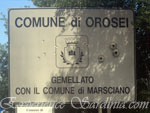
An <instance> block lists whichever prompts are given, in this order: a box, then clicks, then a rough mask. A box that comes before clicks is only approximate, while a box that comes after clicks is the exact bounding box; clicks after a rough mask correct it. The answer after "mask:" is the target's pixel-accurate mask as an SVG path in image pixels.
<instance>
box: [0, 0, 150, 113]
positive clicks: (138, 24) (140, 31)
mask: <svg viewBox="0 0 150 113" xmlns="http://www.w3.org/2000/svg"><path fill="white" fill-rule="evenodd" d="M32 2H33V4H34V5H35V6H37V7H59V8H65V7H71V8H72V7H79V8H81V7H90V8H92V7H99V8H117V9H120V8H130V9H133V10H134V13H135V33H136V64H137V65H136V71H137V75H136V76H137V99H138V101H149V100H150V0H32ZM0 20H3V21H5V24H4V26H5V27H6V33H7V31H8V30H7V28H8V27H7V22H8V21H7V19H6V17H5V16H4V15H3V14H1V18H0ZM7 96H8V44H4V45H2V44H0V100H1V99H2V98H4V97H7ZM125 112H126V113H130V112H132V113H137V112H138V113H150V110H149V109H147V110H126V111H124V112H123V111H122V112H121V113H125Z"/></svg>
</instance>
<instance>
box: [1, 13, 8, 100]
mask: <svg viewBox="0 0 150 113" xmlns="http://www.w3.org/2000/svg"><path fill="white" fill-rule="evenodd" d="M0 15H1V18H0V21H4V26H5V28H6V31H5V33H6V34H8V20H7V18H6V17H5V15H3V14H2V13H0ZM7 96H8V44H7V43H6V44H0V100H1V99H3V98H5V97H7Z"/></svg>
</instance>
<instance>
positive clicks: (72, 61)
mask: <svg viewBox="0 0 150 113" xmlns="http://www.w3.org/2000/svg"><path fill="white" fill-rule="evenodd" d="M56 41H57V42H56V44H57V45H56V46H57V49H56V50H57V52H56V53H57V55H56V56H57V66H58V67H85V66H87V65H88V48H87V44H88V43H87V42H88V41H87V37H83V36H82V38H81V36H61V38H57V39H56ZM58 43H59V45H58Z"/></svg>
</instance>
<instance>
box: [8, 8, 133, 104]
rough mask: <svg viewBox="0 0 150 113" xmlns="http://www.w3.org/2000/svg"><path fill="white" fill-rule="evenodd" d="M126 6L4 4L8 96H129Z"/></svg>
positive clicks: (20, 98) (112, 98) (129, 47)
mask: <svg viewBox="0 0 150 113" xmlns="http://www.w3.org/2000/svg"><path fill="white" fill-rule="evenodd" d="M133 24H134V19H133V12H132V11H131V10H115V9H113V10H107V9H55V8H54V9H53V8H52V9H49V8H35V9H33V8H31V9H30V8H29V9H28V8H26V9H10V10H9V54H10V64H9V65H10V77H9V78H10V96H12V97H16V99H15V100H14V101H16V102H20V101H29V100H30V101H42V102H49V101H55V102H57V101H62V102H79V100H80V99H81V100H82V99H83V98H84V97H87V98H88V100H89V101H90V102H102V101H105V100H108V99H109V100H110V101H125V102H128V101H134V100H135V54H134V25H133Z"/></svg>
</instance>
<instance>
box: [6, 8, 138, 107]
mask: <svg viewBox="0 0 150 113" xmlns="http://www.w3.org/2000/svg"><path fill="white" fill-rule="evenodd" d="M36 9H43V10H45V9H81V10H82V9H91V10H92V9H99V10H129V11H132V14H133V32H134V85H135V92H134V93H135V97H134V101H137V81H136V79H137V76H136V40H135V39H136V30H135V14H134V10H133V9H126V8H125V9H124V8H99V7H89V8H86V7H83V8H77V7H75V8H71V7H64V8H56V7H43V8H10V9H9V10H8V70H9V71H8V96H9V97H10V96H11V95H10V90H11V89H10V12H11V11H12V10H36ZM129 102H133V101H128V102H127V103H129ZM69 103H70V102H66V104H69Z"/></svg>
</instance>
